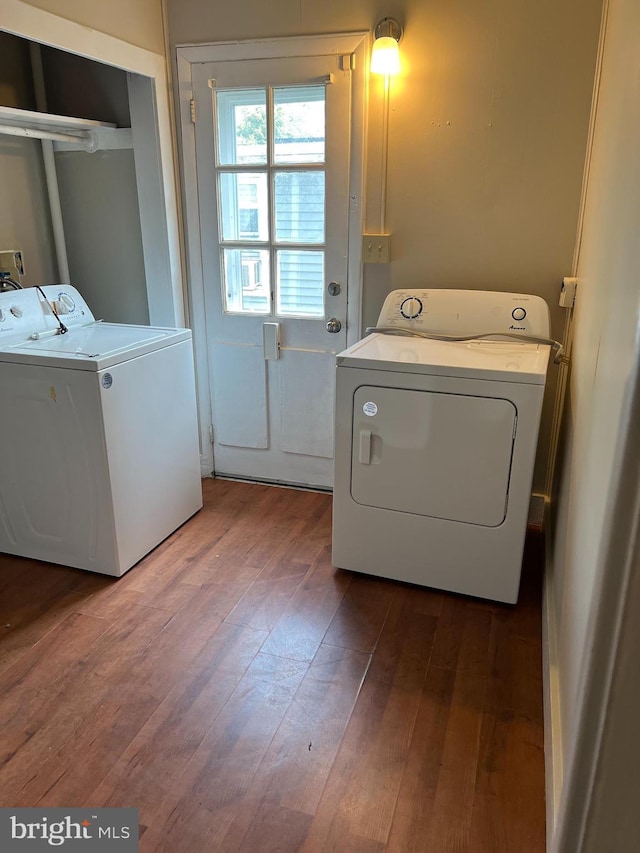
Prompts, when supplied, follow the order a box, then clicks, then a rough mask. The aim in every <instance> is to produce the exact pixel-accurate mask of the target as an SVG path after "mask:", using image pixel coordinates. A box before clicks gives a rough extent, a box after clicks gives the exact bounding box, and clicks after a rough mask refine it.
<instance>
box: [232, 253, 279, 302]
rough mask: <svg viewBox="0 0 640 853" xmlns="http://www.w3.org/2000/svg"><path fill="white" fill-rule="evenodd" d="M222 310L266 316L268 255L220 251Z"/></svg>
mask: <svg viewBox="0 0 640 853" xmlns="http://www.w3.org/2000/svg"><path fill="white" fill-rule="evenodd" d="M222 266H223V273H224V297H225V299H224V301H225V311H234V312H238V313H243V314H268V313H269V310H270V309H269V252H268V251H266V250H260V249H223V250H222Z"/></svg>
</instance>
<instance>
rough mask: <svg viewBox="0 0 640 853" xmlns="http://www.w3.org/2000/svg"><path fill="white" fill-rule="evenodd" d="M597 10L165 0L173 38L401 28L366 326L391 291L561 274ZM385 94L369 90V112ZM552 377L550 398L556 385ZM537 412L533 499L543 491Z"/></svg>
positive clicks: (539, 283)
mask: <svg viewBox="0 0 640 853" xmlns="http://www.w3.org/2000/svg"><path fill="white" fill-rule="evenodd" d="M600 5H601V0H541V2H538V3H531V2H529V0H483V2H462V0H453V2H452V0H432V2H429V3H425V2H423V0H405V2H398V0H389V2H387V3H385V4H381V3H378V2H377V0H327V2H322V3H318V2H317V0H276V2H273V3H264V2H263V0H236V2H233V3H227V2H223V0H211V2H206V3H205V2H203V0H168V21H169V39H170V42H171V45H172V46H175V45H176V44H180V43H192V42H206V41H221V40H231V39H245V38H256V37H267V36H285V35H299V34H308V33H321V32H340V31H347V30H362V29H365V30H366V29H369V30H370V29H373V27H374V26H375V24H376V23H377V21H378V20H379V19H380V18H382V17H383V16H385V15H395V16H396V17H398V19H399V20H400V21H401V23H402V24H403V25H404V26H405V35H404V37H403V40H402V42H401V48H402V61H403V66H404V67H403V74H402V76H401V77H400V78H397V79H396V80H395V81H394V82H393V85H392V92H391V116H390V123H389V183H388V195H387V200H388V211H387V228H388V230H389V231H390V232H391V234H392V241H391V245H392V263H391V264H390V265H389V266H383V267H375V266H365V270H364V320H365V325H366V324H367V323H370V322H372V321H373V320H375V319H376V318H377V314H378V311H379V308H380V306H381V304H382V301H383V299H384V296H385V295H386V293H387V292H388V291H389V290H390V289H392V288H393V287H400V286H402V287H411V286H431V287H438V286H444V287H470V288H478V289H479V288H482V289H496V290H514V291H520V290H521V291H525V292H531V293H536V294H539V295H541V296H543V297H544V298H546V299H547V300H548V302H549V303H550V305H551V306H552V313H553V321H554V333H555V335H556V336H558V335H560V334H561V331H562V320H563V317H562V313H561V309H559V308H558V307H557V299H558V294H559V288H560V281H561V279H562V276H563V275H568V274H570V273H571V264H572V255H573V249H574V241H575V232H576V223H577V213H578V206H579V197H580V187H581V180H582V170H583V162H584V153H585V143H586V136H587V125H588V116H589V107H590V99H591V89H592V80H593V71H594V63H595V56H596V44H597V34H598V28H599V19H600ZM380 100H381V93H380V91H379V84H378V83H376V82H375V81H372V91H371V96H370V107H371V113H372V117H373V118H374V119H375V118H376V117H377V115H378V114H379V107H380ZM379 135H380V126H379V124H378V122H377V121H374V123H372V126H371V129H370V133H369V140H368V143H369V171H368V176H367V186H366V190H367V195H368V198H369V203H368V207H367V217H366V219H367V221H366V226H367V227H368V228H369V229H370V230H371V231H374V232H375V231H376V230H377V229H378V225H379V219H380V212H379V207H378V199H379V196H380V169H379V159H378V152H379V148H380V138H379ZM555 375H556V374H555V370H554V369H552V370H551V371H550V383H549V390H550V395H549V396H551V394H552V392H553V388H554V386H555ZM549 427H550V407H549V405H548V404H547V408H546V412H545V415H544V423H543V430H542V433H543V434H542V447H543V452H542V454H540V455H539V465H538V469H537V473H536V478H535V484H534V489H535V490H537V491H542V490H543V489H544V469H545V452H544V451H545V448H546V445H547V443H548V431H549Z"/></svg>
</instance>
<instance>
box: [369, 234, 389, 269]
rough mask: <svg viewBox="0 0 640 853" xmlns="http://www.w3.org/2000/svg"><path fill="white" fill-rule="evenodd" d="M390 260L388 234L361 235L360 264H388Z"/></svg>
mask: <svg viewBox="0 0 640 853" xmlns="http://www.w3.org/2000/svg"><path fill="white" fill-rule="evenodd" d="M390 260H391V235H390V234H363V235H362V263H363V264H388V263H389V261H390Z"/></svg>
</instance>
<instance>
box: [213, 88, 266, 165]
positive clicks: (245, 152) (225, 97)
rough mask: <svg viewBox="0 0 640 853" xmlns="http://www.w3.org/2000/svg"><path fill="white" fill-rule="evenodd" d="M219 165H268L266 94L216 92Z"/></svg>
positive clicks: (262, 90) (254, 91) (256, 90)
mask: <svg viewBox="0 0 640 853" xmlns="http://www.w3.org/2000/svg"><path fill="white" fill-rule="evenodd" d="M216 113H217V118H218V134H217V135H218V163H219V164H220V165H221V166H234V165H240V164H243V163H266V162H267V92H266V90H265V89H238V90H234V91H229V92H224V91H223V92H216Z"/></svg>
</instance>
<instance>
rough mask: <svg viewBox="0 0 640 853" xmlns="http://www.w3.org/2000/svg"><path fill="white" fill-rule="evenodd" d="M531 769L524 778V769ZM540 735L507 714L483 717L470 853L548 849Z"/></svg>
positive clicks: (536, 728)
mask: <svg viewBox="0 0 640 853" xmlns="http://www.w3.org/2000/svg"><path fill="white" fill-rule="evenodd" d="M523 767H526V768H528V771H529V772H528V773H523V770H522V768H523ZM543 774H544V745H543V742H542V730H541V728H540V726H539V725H536V724H535V723H533V722H532V721H531V719H530V718H528V717H526V716H524V715H522V714H518V713H514V712H513V711H509V710H500V711H493V712H485V714H484V717H483V725H482V731H481V736H480V755H479V761H478V773H477V779H476V785H475V794H474V803H473V813H472V820H471V828H470V833H469V846H468V851H469V853H512V851H514V850H517V851H518V853H540V851H543V850H544V849H545V808H544V799H543V798H542V797H540V796H539V783H538V782H537V780H538V779H539V778H540V776H541V775H543Z"/></svg>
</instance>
